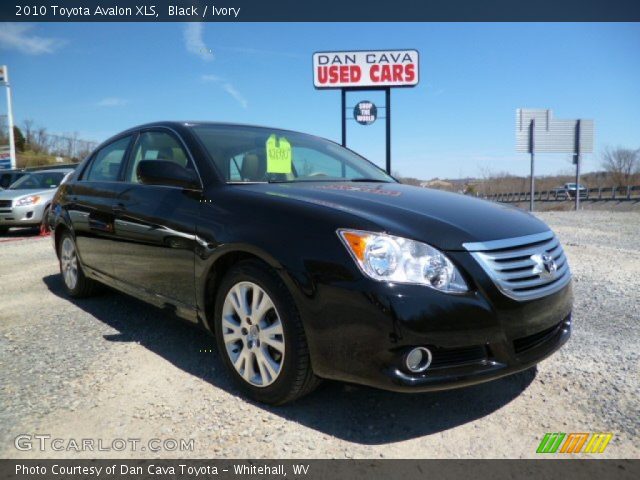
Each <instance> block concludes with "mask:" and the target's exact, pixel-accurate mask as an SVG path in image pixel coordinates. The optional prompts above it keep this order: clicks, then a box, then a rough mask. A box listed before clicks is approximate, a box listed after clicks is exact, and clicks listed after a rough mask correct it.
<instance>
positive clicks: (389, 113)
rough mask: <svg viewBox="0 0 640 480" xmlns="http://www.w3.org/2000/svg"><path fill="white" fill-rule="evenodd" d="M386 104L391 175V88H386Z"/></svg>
mask: <svg viewBox="0 0 640 480" xmlns="http://www.w3.org/2000/svg"><path fill="white" fill-rule="evenodd" d="M384 97H385V104H386V107H387V108H386V112H385V113H386V115H385V118H386V132H387V133H386V136H387V162H386V163H387V173H388V174H389V175H391V89H390V88H386V89H385V91H384Z"/></svg>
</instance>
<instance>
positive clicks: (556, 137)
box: [516, 108, 594, 210]
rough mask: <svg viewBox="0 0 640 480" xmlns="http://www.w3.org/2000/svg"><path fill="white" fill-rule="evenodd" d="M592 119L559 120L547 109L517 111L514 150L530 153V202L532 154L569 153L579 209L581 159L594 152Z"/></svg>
mask: <svg viewBox="0 0 640 480" xmlns="http://www.w3.org/2000/svg"><path fill="white" fill-rule="evenodd" d="M593 132H594V126H593V120H583V119H580V120H560V119H555V118H553V112H552V111H551V110H548V109H525V108H519V109H517V110H516V151H517V152H523V153H525V152H526V153H530V154H531V202H530V204H529V208H530V209H531V210H533V204H534V201H533V195H534V182H535V180H534V165H533V163H534V155H535V153H540V152H542V153H570V154H573V158H574V160H573V161H574V163H575V164H576V199H575V205H576V210H577V209H578V208H580V199H579V197H580V158H581V155H582V153H593Z"/></svg>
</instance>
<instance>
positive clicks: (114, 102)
mask: <svg viewBox="0 0 640 480" xmlns="http://www.w3.org/2000/svg"><path fill="white" fill-rule="evenodd" d="M127 103H129V101H128V100H125V99H124V98H118V97H107V98H103V99H102V100H100V101H99V102H98V103H97V104H96V105H97V106H98V107H122V106H124V105H126V104H127Z"/></svg>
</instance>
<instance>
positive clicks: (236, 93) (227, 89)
mask: <svg viewBox="0 0 640 480" xmlns="http://www.w3.org/2000/svg"><path fill="white" fill-rule="evenodd" d="M222 88H223V89H224V91H225V92H227V93H228V94H229V95H231V96H232V97H233V98H235V99H236V100H237V102H238V103H239V104H240V106H241V107H242V108H247V107H248V106H249V102H247V99H246V98H244V97H243V96H242V94H241V93H240V92H239V91H238V90H236V88H235V87H234V86H233V85H231V84H230V83H225V84H223V85H222Z"/></svg>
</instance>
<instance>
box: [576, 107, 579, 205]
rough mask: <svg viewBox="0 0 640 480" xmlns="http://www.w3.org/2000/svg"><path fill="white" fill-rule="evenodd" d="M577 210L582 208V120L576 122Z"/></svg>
mask: <svg viewBox="0 0 640 480" xmlns="http://www.w3.org/2000/svg"><path fill="white" fill-rule="evenodd" d="M575 162H576V212H577V211H578V210H580V120H578V121H577V122H576V154H575Z"/></svg>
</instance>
